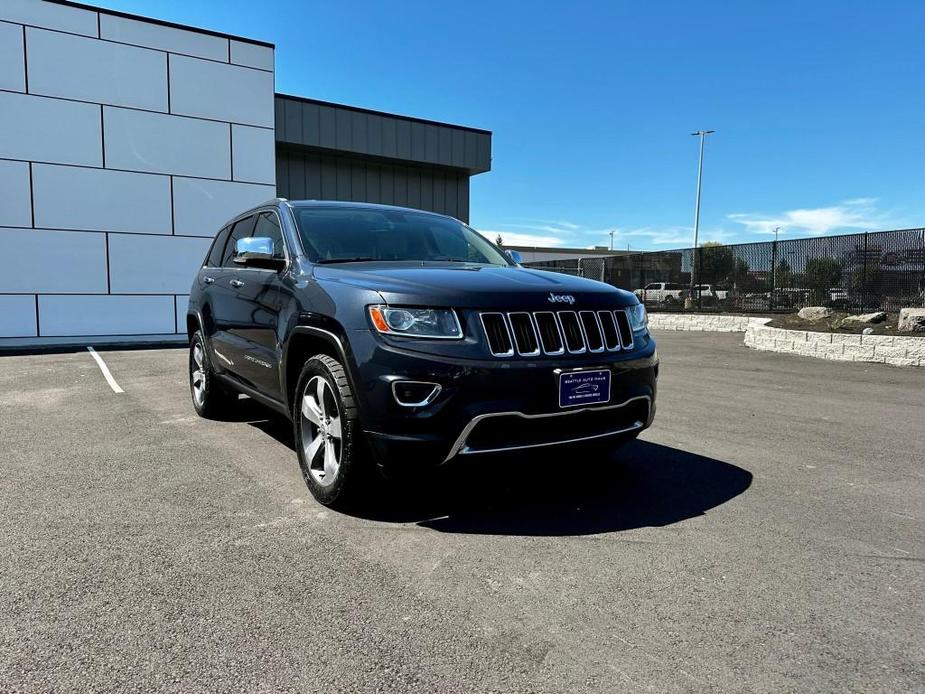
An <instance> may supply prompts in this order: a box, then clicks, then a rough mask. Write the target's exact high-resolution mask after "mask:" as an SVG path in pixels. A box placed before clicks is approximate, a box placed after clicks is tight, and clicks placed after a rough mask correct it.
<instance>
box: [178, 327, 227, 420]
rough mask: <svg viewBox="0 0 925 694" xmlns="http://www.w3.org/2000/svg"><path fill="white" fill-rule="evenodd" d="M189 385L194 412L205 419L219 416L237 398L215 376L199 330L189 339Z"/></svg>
mask: <svg viewBox="0 0 925 694" xmlns="http://www.w3.org/2000/svg"><path fill="white" fill-rule="evenodd" d="M189 385H190V395H192V397H193V407H194V408H195V409H196V414H198V415H199V416H200V417H205V418H206V419H219V418H221V417H222V416H223V415H224V414H226V413H227V412H228V410H229V409H230V408H231V406H232V403H234V401H235V400H237V393H233V392H231V391H229V390H228V389H227V388H225V387H224V386H223V385H222V384H221V383H219V381H218V379H217V378H216V377H215V374H214V373H213V371H212V363H211V362H210V361H209V353H208V351H207V350H206V343H205V340H204V339H203V337H202V332H201V331H199V330H197V331H196V332H195V333H194V334H193V338H192V339H191V340H190V350H189Z"/></svg>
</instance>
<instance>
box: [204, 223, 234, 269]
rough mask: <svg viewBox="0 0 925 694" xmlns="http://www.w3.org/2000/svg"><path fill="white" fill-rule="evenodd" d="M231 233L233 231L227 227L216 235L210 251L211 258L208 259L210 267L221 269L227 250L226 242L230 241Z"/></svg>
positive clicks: (207, 262) (207, 263)
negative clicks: (223, 253)
mask: <svg viewBox="0 0 925 694" xmlns="http://www.w3.org/2000/svg"><path fill="white" fill-rule="evenodd" d="M229 231H231V227H225V228H224V229H222V230H221V231H220V232H218V233H217V234H216V235H215V240H214V241H213V242H212V248H211V249H209V256H208V257H207V258H206V265H207V266H208V267H219V266H220V265H221V264H222V252H223V251H224V250H225V242H226V241H227V240H228V232H229Z"/></svg>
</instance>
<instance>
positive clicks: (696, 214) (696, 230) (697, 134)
mask: <svg viewBox="0 0 925 694" xmlns="http://www.w3.org/2000/svg"><path fill="white" fill-rule="evenodd" d="M715 132H716V131H715V130H698V131H697V132H695V133H691V135H693V136H695V137H699V138H700V159H699V161H698V162H697V202H696V203H695V204H694V250H693V251H692V252H691V296H690V298H691V300H692V301H693V298H694V258H695V256H696V255H697V243H698V239H699V236H700V184H701V183H702V182H703V140H704V138H705V137H706V136H707V135H710V134H712V133H715Z"/></svg>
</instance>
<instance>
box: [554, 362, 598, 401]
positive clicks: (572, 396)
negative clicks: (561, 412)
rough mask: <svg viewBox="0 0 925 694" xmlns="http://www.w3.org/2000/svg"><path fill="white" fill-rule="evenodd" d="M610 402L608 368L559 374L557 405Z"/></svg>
mask: <svg viewBox="0 0 925 694" xmlns="http://www.w3.org/2000/svg"><path fill="white" fill-rule="evenodd" d="M603 402H610V370H609V369H602V370H600V371H569V372H566V373H561V374H559V407H576V406H577V405H595V404H599V403H603Z"/></svg>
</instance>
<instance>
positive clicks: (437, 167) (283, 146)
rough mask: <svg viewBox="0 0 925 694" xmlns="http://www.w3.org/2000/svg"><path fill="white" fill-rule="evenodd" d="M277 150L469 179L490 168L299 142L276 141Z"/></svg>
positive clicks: (486, 171)
mask: <svg viewBox="0 0 925 694" xmlns="http://www.w3.org/2000/svg"><path fill="white" fill-rule="evenodd" d="M276 147H277V149H278V150H282V151H285V152H308V153H312V154H318V155H320V156H323V157H333V158H343V159H353V160H362V161H368V162H372V163H374V164H384V165H391V166H404V167H407V168H414V169H426V170H428V171H442V172H445V173H452V174H456V175H459V174H465V175H467V176H469V177H470V178H471V177H472V176H478V175H479V174H481V173H488V172H489V171H491V167H489V168H487V169H483V168H481V167H476V168H471V167H469V166H454V165H452V164H441V163H438V162H432V161H424V160H422V159H408V158H406V157H399V156H394V157H389V156H385V155H382V154H370V153H369V152H359V151H355V150H349V149H339V148H336V147H321V146H319V145H305V144H302V143H301V142H290V141H288V140H280V139H279V138H278V137H277V139H276Z"/></svg>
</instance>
